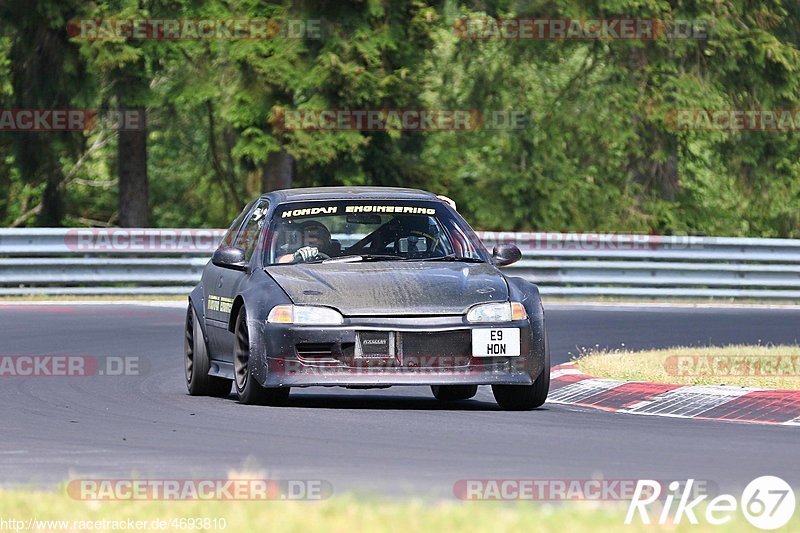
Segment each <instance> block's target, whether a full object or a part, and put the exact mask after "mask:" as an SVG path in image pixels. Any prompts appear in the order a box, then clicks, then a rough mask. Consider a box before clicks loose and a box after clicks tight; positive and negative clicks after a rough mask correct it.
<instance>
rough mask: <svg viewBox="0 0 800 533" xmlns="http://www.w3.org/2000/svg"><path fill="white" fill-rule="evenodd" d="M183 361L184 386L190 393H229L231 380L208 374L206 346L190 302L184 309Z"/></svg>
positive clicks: (223, 395)
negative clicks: (184, 371)
mask: <svg viewBox="0 0 800 533" xmlns="http://www.w3.org/2000/svg"><path fill="white" fill-rule="evenodd" d="M183 362H184V367H185V369H186V373H185V374H186V388H187V389H188V390H189V394H190V395H192V396H214V397H216V398H225V397H227V396H228V395H229V394H230V393H231V383H232V380H230V379H224V378H218V377H216V376H209V375H208V369H209V367H210V365H211V362H210V361H209V359H208V347H207V346H206V341H205V339H203V329H202V328H201V327H200V322H199V321H198V320H197V316H195V314H194V309H193V308H192V304H189V307H188V308H187V309H186V334H185V335H184V339H183Z"/></svg>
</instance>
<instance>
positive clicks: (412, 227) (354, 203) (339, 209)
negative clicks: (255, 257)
mask: <svg viewBox="0 0 800 533" xmlns="http://www.w3.org/2000/svg"><path fill="white" fill-rule="evenodd" d="M437 259H438V260H442V261H445V260H446V261H465V262H488V261H489V256H488V253H487V252H486V249H485V248H484V247H483V245H482V244H481V242H480V240H479V239H478V237H477V236H476V235H475V232H473V231H472V229H471V228H470V227H469V225H468V224H467V223H466V222H465V221H464V220H463V219H462V218H461V217H460V216H459V215H458V214H456V213H455V212H454V211H453V210H451V209H449V208H448V207H447V206H445V205H443V204H441V203H439V202H425V201H414V202H409V201H389V200H376V201H364V200H337V201H321V202H293V203H286V204H283V205H280V206H278V207H277V209H276V211H275V215H274V216H273V222H272V224H271V226H270V229H269V232H268V235H267V239H266V248H265V257H264V264H265V265H276V264H292V263H301V262H304V263H316V262H337V261H341V262H350V261H353V262H355V261H401V260H406V261H413V260H437Z"/></svg>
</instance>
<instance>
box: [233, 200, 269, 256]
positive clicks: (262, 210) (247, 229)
mask: <svg viewBox="0 0 800 533" xmlns="http://www.w3.org/2000/svg"><path fill="white" fill-rule="evenodd" d="M268 210H269V202H268V201H267V200H259V201H258V204H257V205H256V207H255V209H253V210H252V211H251V212H250V214H249V215H248V217H247V221H246V222H245V223H244V227H242V231H240V232H239V236H238V237H237V239H236V244H234V246H236V247H238V248H241V249H242V250H244V258H245V260H247V261H250V258H251V257H253V252H254V251H255V249H256V245H257V244H258V238H259V236H260V235H261V229H262V228H263V227H264V224H265V223H266V220H267V211H268Z"/></svg>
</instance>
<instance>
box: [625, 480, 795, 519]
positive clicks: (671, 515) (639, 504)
mask: <svg viewBox="0 0 800 533" xmlns="http://www.w3.org/2000/svg"><path fill="white" fill-rule="evenodd" d="M693 484H694V480H693V479H689V480H687V482H686V484H685V485H683V486H682V485H681V483H679V482H677V481H673V482H672V483H670V484H669V486H668V489H669V493H668V494H667V495H666V498H663V505H662V506H661V512H660V513H656V514H654V516H653V517H652V518H653V519H654V521H656V522H657V523H659V524H662V525H663V524H667V523H668V522H669V523H674V524H680V523H681V520H682V519H683V518H684V517H685V518H686V519H687V520H688V521H689V523H691V524H695V525H696V524H698V523H699V521H698V515H699V516H701V517H702V518H705V522H706V523H708V524H712V525H715V526H719V525H722V524H726V523H728V522H730V521H731V519H732V518H733V516H734V515H735V513H736V512H737V510H741V512H742V514H744V517H745V518H746V519H747V521H748V522H750V524H752V525H753V526H755V527H757V528H759V529H767V530H771V529H778V528H779V527H783V526H784V525H786V524H787V523H788V522H789V520H790V519H791V518H792V515H794V509H795V496H794V492H793V491H792V488H791V487H790V486H789V484H788V483H786V482H785V481H784V480H782V479H781V478H779V477H776V476H761V477H759V478H756V479H754V480H753V481H751V482H750V483H749V484H748V485H747V486H746V487H745V489H744V491H743V492H742V497H741V499H740V500H739V501H737V500H736V498H735V497H734V496H732V495H730V494H720V495H719V496H717V497H715V498H714V499H712V500H710V501H708V502H707V503H705V505H704V507H703V509H704V511H705V512H704V513H702V514H701V512H700V509H695V507H697V506H699V505H700V504H701V503H703V501H704V500H705V499H706V498H707V497H708V495H707V494H703V495H700V496H698V497H697V498H694V499H692V500H690V498H691V497H692V495H693V493H692V485H693ZM681 489H683V490H681ZM660 496H661V484H659V482H657V481H654V480H649V479H640V480H639V482H638V483H637V485H636V489H635V491H634V494H633V498H632V499H631V504H630V506H629V507H628V514H627V515H626V516H625V523H626V524H631V523H633V520H634V517H635V516H636V515H637V514H638V515H639V518H640V519H641V521H642V523H644V524H650V520H651V515H650V509H648V506H649V505H650V504H653V503H655V502H656V501H658V500H659V497H660ZM676 501H677V503H675V502H676ZM673 504H675V507H674V511H673Z"/></svg>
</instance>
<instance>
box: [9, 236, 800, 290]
mask: <svg viewBox="0 0 800 533" xmlns="http://www.w3.org/2000/svg"><path fill="white" fill-rule="evenodd" d="M223 234H224V230H216V229H208V230H198V229H118V228H114V229H88V228H72V229H54V228H44V229H38V228H31V229H28V228H26V229H0V295H27V294H54V295H55V294H75V295H78V294H98V295H99V294H120V295H125V294H164V295H184V294H188V292H189V291H190V290H191V288H192V286H193V285H194V284H196V283H197V281H198V280H199V279H200V274H201V272H202V269H203V266H204V265H205V264H206V262H207V261H208V258H209V257H210V255H211V253H212V252H213V250H214V249H215V248H216V246H217V243H218V242H219V240H220V239H221V238H222V235H223ZM479 236H480V237H481V239H482V240H483V241H484V243H485V244H486V245H487V247H488V248H490V249H491V247H492V246H493V245H495V244H500V243H513V244H516V245H517V246H518V247H519V248H520V249H521V250H522V253H523V259H522V260H521V261H519V262H517V263H515V264H514V265H511V266H509V267H506V269H505V270H506V272H507V273H508V274H510V275H516V276H521V277H523V278H526V279H528V280H531V281H533V282H535V283H537V284H538V285H539V287H540V290H541V292H542V293H543V294H545V295H563V296H576V297H594V296H622V297H625V296H633V297H649V298H662V297H665V298H682V297H690V298H726V299H729V298H757V299H765V300H787V299H800V240H790V239H750V238H746V239H743V238H728V237H688V236H654V235H620V234H586V233H511V232H479ZM338 237H339V238H340V239H342V240H343V241H346V239H347V236H338Z"/></svg>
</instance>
